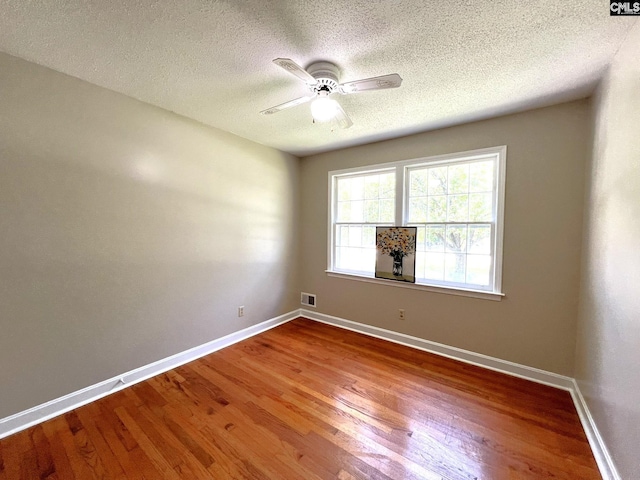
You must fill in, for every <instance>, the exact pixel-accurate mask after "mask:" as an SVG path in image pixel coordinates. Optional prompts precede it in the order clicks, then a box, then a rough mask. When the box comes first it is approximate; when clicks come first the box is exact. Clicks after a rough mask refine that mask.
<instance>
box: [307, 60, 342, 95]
mask: <svg viewBox="0 0 640 480" xmlns="http://www.w3.org/2000/svg"><path fill="white" fill-rule="evenodd" d="M307 72H309V74H310V75H311V76H312V77H313V78H315V79H316V81H317V83H316V84H315V85H310V86H309V88H310V89H311V91H312V92H313V93H315V94H320V92H326V93H325V95H329V94H331V93H333V92H335V91H337V90H338V74H339V73H340V70H338V67H336V66H335V65H334V64H333V63H330V62H316V63H312V64H311V65H309V67H308V68H307Z"/></svg>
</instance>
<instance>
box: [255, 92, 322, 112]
mask: <svg viewBox="0 0 640 480" xmlns="http://www.w3.org/2000/svg"><path fill="white" fill-rule="evenodd" d="M312 98H314V97H313V95H307V96H306V97H300V98H296V99H295V100H290V101H288V102H284V103H281V104H280V105H276V106H275V107H271V108H267V109H266V110H262V111H261V112H260V113H261V114H262V115H271V114H272V113H276V112H279V111H280V110H285V109H287V108H291V107H295V106H296V105H300V104H301V103H305V102H308V101H309V100H311V99H312Z"/></svg>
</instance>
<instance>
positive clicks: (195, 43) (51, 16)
mask: <svg viewBox="0 0 640 480" xmlns="http://www.w3.org/2000/svg"><path fill="white" fill-rule="evenodd" d="M635 21H636V19H635V18H634V17H610V16H609V2H607V1H606V0H563V1H558V0H531V1H516V0H502V1H500V0H483V1H480V0H478V1H462V2H442V1H435V0H380V1H375V0H373V1H372V0H346V1H343V0H330V1H322V0H315V1H309V0H296V1H278V0H271V1H269V0H251V1H241V0H237V1H212V0H129V1H126V0H108V1H105V0H66V1H65V0H41V1H27V0H0V50H2V51H4V52H6V53H9V54H11V55H15V56H18V57H21V58H24V59H26V60H30V61H32V62H35V63H38V64H41V65H45V66H47V67H50V68H52V69H54V70H58V71H60V72H64V73H66V74H69V75H73V76H75V77H78V78H81V79H83V80H86V81H88V82H91V83H94V84H97V85H100V86H103V87H106V88H109V89H112V90H115V91H117V92H121V93H123V94H126V95H129V96H131V97H134V98H137V99H140V100H142V101H145V102H148V103H151V104H154V105H157V106H160V107H163V108H166V109H168V110H171V111H174V112H177V113H179V114H181V115H184V116H186V117H190V118H193V119H195V120H198V121H200V122H203V123H205V124H208V125H211V126H214V127H217V128H219V129H222V130H226V131H229V132H232V133H235V134H237V135H240V136H242V137H245V138H248V139H250V140H253V141H256V142H259V143H261V144H264V145H269V146H272V147H275V148H278V149H281V150H284V151H287V152H291V153H293V154H296V155H300V156H303V155H307V154H311V153H316V152H320V151H327V150H332V149H335V148H340V147H344V146H350V145H357V144H362V143H367V142H370V141H373V140H381V139H387V138H392V137H396V136H400V135H405V134H409V133H414V132H419V131H425V130H430V129H434V128H440V127H443V126H448V125H454V124H458V123H463V122H468V121H472V120H478V119H482V118H486V117H490V116H495V115H500V114H504V113H510V112H515V111H521V110H526V109H529V108H535V107H539V106H545V105H550V104H553V103H558V102H563V101H569V100H574V99H578V98H583V97H586V96H588V95H589V94H590V93H591V92H592V91H593V88H594V86H595V84H596V82H597V80H598V79H599V78H600V76H601V75H602V73H603V71H604V69H605V68H606V66H607V64H608V62H609V61H610V60H611V59H612V57H613V55H614V54H615V52H616V50H617V49H618V47H619V45H620V44H621V42H622V40H623V39H624V37H625V34H626V32H627V30H628V29H629V28H630V27H631V26H632V24H633V22H635ZM277 57H288V58H291V59H293V60H294V61H296V62H298V63H299V64H301V65H302V66H303V67H307V66H308V65H309V64H310V63H313V62H314V61H317V60H329V61H332V62H334V63H336V64H337V65H338V66H339V67H340V69H341V72H342V73H341V78H340V80H341V81H342V82H344V81H349V80H356V79H360V78H366V77H372V76H378V75H383V74H387V73H394V72H397V73H399V74H400V76H401V77H402V78H403V79H404V82H403V84H402V87H400V88H399V89H391V90H385V91H376V92H363V93H359V94H357V95H349V96H340V97H339V101H340V102H341V104H342V105H343V107H344V109H345V110H346V111H347V112H348V114H349V115H350V116H351V118H352V119H353V122H354V126H353V127H351V128H350V129H347V130H340V129H339V130H336V131H331V130H330V128H329V127H328V126H327V125H321V124H320V125H319V124H316V125H314V124H312V123H311V116H310V113H309V105H308V104H307V105H300V106H297V107H294V108H292V109H289V110H286V111H283V112H279V113H277V114H274V115H270V116H263V115H259V114H258V112H259V111H261V110H263V109H266V108H268V107H271V106H273V105H276V104H279V103H282V102H285V101H287V100H291V99H293V98H296V97H299V96H302V95H305V94H306V93H307V90H306V87H305V85H304V83H302V82H301V81H299V80H297V79H296V78H295V77H294V76H292V75H290V74H288V73H287V72H285V71H284V70H282V69H281V68H278V67H277V66H275V65H274V64H273V63H272V62H271V60H272V59H274V58H277Z"/></svg>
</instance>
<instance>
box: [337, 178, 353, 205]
mask: <svg viewBox="0 0 640 480" xmlns="http://www.w3.org/2000/svg"><path fill="white" fill-rule="evenodd" d="M336 183H337V188H338V195H337V198H338V201H346V200H351V179H350V178H338V181H337V182H336Z"/></svg>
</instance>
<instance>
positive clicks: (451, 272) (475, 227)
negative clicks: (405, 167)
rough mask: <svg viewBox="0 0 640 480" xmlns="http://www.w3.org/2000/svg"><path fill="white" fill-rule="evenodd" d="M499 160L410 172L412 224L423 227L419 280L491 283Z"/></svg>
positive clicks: (417, 273)
mask: <svg viewBox="0 0 640 480" xmlns="http://www.w3.org/2000/svg"><path fill="white" fill-rule="evenodd" d="M494 163H495V162H494V161H493V160H488V161H487V160H483V161H476V162H468V163H458V164H453V165H448V166H447V165H443V166H433V167H417V168H413V169H409V194H408V199H409V214H408V218H407V222H408V224H409V225H412V226H416V227H418V237H417V242H416V243H417V245H416V247H417V253H416V277H418V278H424V279H428V280H435V281H446V282H449V283H460V284H472V285H480V286H488V285H490V283H491V269H492V261H491V259H492V251H491V250H492V249H491V237H492V235H491V229H492V222H493V218H494V197H495V195H494V176H495V175H494V166H495V165H494Z"/></svg>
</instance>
